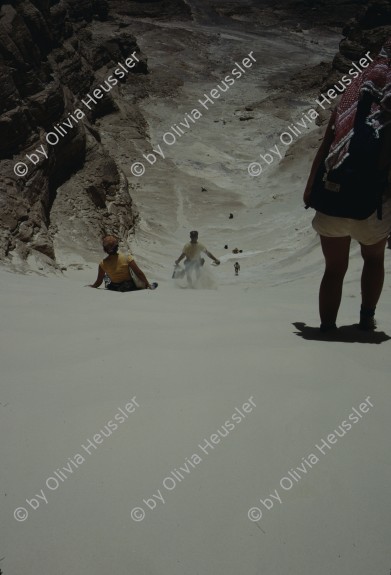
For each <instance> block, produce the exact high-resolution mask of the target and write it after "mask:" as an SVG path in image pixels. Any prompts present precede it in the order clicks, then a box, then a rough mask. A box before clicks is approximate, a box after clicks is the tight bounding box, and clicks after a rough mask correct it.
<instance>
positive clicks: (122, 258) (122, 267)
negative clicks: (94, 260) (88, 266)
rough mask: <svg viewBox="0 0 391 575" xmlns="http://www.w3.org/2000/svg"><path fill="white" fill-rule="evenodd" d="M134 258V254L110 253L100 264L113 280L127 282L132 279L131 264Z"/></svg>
mask: <svg viewBox="0 0 391 575" xmlns="http://www.w3.org/2000/svg"><path fill="white" fill-rule="evenodd" d="M133 259H134V258H133V256H130V255H129V256H127V255H125V254H114V255H109V256H107V258H105V259H104V260H102V261H101V262H100V264H99V266H100V267H101V268H102V269H103V270H104V271H105V272H106V273H107V275H108V276H109V278H110V279H111V281H112V282H114V283H120V282H126V281H129V280H130V279H131V277H130V272H129V264H130V262H132V261H133Z"/></svg>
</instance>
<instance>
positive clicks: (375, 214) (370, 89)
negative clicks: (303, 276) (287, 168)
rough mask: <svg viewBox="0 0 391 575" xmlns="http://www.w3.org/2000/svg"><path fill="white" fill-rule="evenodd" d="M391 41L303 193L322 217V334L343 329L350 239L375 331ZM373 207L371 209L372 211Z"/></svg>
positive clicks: (390, 181) (390, 131)
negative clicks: (357, 248)
mask: <svg viewBox="0 0 391 575" xmlns="http://www.w3.org/2000/svg"><path fill="white" fill-rule="evenodd" d="M390 63H391V38H389V39H388V40H387V41H386V43H385V45H384V47H383V48H382V50H381V51H380V53H379V55H378V56H377V57H376V58H375V59H374V60H373V62H372V64H371V65H370V66H369V67H368V68H367V70H365V71H364V72H363V74H362V76H361V77H358V78H357V79H356V80H354V81H353V82H352V84H351V86H349V88H347V89H346V91H345V93H344V94H343V96H342V98H341V101H340V102H339V104H338V105H337V107H336V109H335V110H334V112H333V114H332V116H331V119H330V122H329V125H328V127H327V130H326V133H325V136H324V139H323V142H322V144H321V146H320V148H319V150H318V153H317V155H316V157H315V160H314V163H313V166H312V169H311V173H310V176H309V179H308V182H307V186H306V189H305V192H304V198H303V199H304V203H305V205H306V207H313V208H315V209H316V210H317V212H316V215H315V217H314V219H313V222H312V225H313V228H314V229H315V230H316V231H317V232H318V233H319V235H320V241H321V246H322V251H323V255H324V258H325V272H324V275H323V279H322V282H321V284H320V290H319V312H320V320H321V325H320V329H321V331H329V330H333V329H336V319H337V314H338V310H339V306H340V303H341V297H342V286H343V280H344V277H345V273H346V271H347V268H348V263H349V249H350V242H351V239H352V238H353V239H355V240H357V241H358V242H359V243H360V246H361V255H362V258H363V261H364V264H363V269H362V275H361V310H360V322H359V328H360V329H364V330H374V329H376V323H375V318H374V316H375V309H376V305H377V303H378V300H379V298H380V295H381V292H382V289H383V283H384V252H385V247H386V243H387V237H388V235H389V233H390V231H391V199H390V197H391V66H390ZM368 206H369V207H368Z"/></svg>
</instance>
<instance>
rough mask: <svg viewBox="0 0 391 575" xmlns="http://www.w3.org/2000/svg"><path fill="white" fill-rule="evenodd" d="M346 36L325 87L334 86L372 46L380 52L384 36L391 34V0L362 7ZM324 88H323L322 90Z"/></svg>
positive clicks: (348, 25)
mask: <svg viewBox="0 0 391 575" xmlns="http://www.w3.org/2000/svg"><path fill="white" fill-rule="evenodd" d="M342 33H343V35H344V38H343V39H342V40H341V43H340V45H339V52H338V53H337V54H336V56H335V58H334V61H333V64H332V66H333V72H332V74H330V76H329V77H328V78H327V81H326V82H325V83H324V85H323V89H326V90H327V88H329V87H332V86H333V85H334V84H335V83H336V82H337V81H338V80H339V79H340V77H341V74H344V73H346V72H347V71H348V70H349V68H351V65H352V61H355V62H357V61H358V60H359V59H360V58H362V57H363V56H364V55H365V54H366V52H368V50H369V51H370V52H371V53H375V54H376V53H377V52H378V51H379V49H380V48H381V46H382V44H383V42H384V40H385V39H386V38H388V37H389V36H391V3H390V2H389V0H373V1H372V2H370V3H369V4H368V6H366V7H362V9H361V10H360V11H359V13H358V15H357V16H356V18H352V19H350V20H349V21H348V23H347V24H346V25H345V26H344V28H343V31H342ZM322 91H323V90H322Z"/></svg>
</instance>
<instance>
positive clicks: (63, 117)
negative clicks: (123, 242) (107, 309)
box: [0, 0, 147, 267]
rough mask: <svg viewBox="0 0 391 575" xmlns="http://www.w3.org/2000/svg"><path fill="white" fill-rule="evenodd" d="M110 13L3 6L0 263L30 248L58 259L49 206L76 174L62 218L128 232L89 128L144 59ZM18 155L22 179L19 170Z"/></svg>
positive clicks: (73, 1)
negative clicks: (110, 84)
mask: <svg viewBox="0 0 391 575" xmlns="http://www.w3.org/2000/svg"><path fill="white" fill-rule="evenodd" d="M51 4H53V5H51ZM108 17H109V10H108V2H106V1H103V0H95V1H92V2H91V1H90V0H88V1H87V0H86V1H79V0H67V1H65V0H61V1H60V2H49V0H31V1H30V0H18V1H17V2H14V3H12V4H11V3H3V4H2V6H1V8H0V72H1V78H2V83H1V86H0V170H1V171H0V174H1V175H0V240H1V241H0V259H4V258H8V259H11V256H16V255H17V256H18V260H19V261H21V260H22V261H23V260H26V258H28V256H29V255H31V254H32V253H36V255H39V254H43V255H44V259H45V261H46V263H48V262H47V259H48V258H51V259H52V260H53V262H52V263H54V261H55V250H54V246H53V234H54V231H55V229H54V228H53V226H52V210H53V206H54V205H55V202H56V198H57V196H58V191H59V188H60V186H62V185H63V184H64V183H65V182H69V181H70V178H71V177H72V175H74V174H76V173H77V174H78V180H77V189H76V188H75V182H73V183H72V186H71V188H72V193H73V197H74V201H73V202H70V201H69V202H68V203H66V201H65V199H64V198H62V199H61V203H62V205H63V208H64V211H63V212H62V215H61V217H62V219H67V218H78V220H79V223H81V224H82V226H81V227H83V226H86V227H88V228H89V234H90V236H91V235H92V236H94V235H95V236H99V235H100V234H101V233H104V232H105V231H106V230H110V231H113V232H117V233H122V234H126V233H128V232H129V230H131V229H132V227H133V225H134V217H135V216H134V214H133V210H132V200H131V197H130V194H129V190H128V187H127V184H126V182H125V181H124V178H123V177H122V176H121V174H120V173H119V171H118V169H117V167H116V164H115V162H114V160H113V159H111V158H110V157H108V156H107V154H106V153H105V151H104V150H103V148H102V145H101V143H100V136H99V130H98V129H96V128H94V126H93V124H94V122H95V120H96V119H97V118H99V117H101V116H103V115H105V114H109V113H111V112H113V111H115V110H117V104H116V99H117V98H118V97H119V94H120V90H121V84H125V83H127V84H129V83H130V82H131V80H132V79H136V78H137V75H139V74H145V73H147V64H146V60H145V58H144V57H143V56H142V55H141V54H140V50H139V48H138V46H137V42H136V40H135V38H134V37H133V36H131V35H130V34H127V33H126V31H123V30H122V31H121V30H119V27H118V26H112V27H111V28H110V29H107V28H104V27H103V21H104V20H106V19H107V18H108ZM99 22H102V25H101V26H99ZM132 53H136V57H137V59H138V62H137V63H136V62H135V65H134V67H133V68H132V69H130V68H129V69H127V73H126V74H125V73H124V77H123V78H121V77H120V76H119V75H118V76H117V78H118V87H117V86H116V87H115V88H112V91H111V90H110V91H109V92H108V93H107V94H106V93H104V97H102V98H99V99H96V104H91V105H90V107H91V110H90V109H89V108H88V107H87V106H86V105H84V104H83V103H82V99H83V98H84V99H86V96H87V95H88V94H91V95H92V92H93V91H94V90H95V89H96V88H98V87H99V86H100V84H102V82H104V81H105V80H106V79H107V77H108V76H109V74H111V73H113V70H114V69H115V68H116V67H117V66H118V63H119V62H120V63H123V62H125V60H126V59H127V58H129V57H130V56H131V54H132ZM136 83H137V82H135V84H136ZM76 109H79V110H80V114H79V118H78V117H77V116H76V113H75V110H76ZM82 114H83V115H84V117H83V118H81V116H82ZM72 118H73V119H72ZM48 132H50V133H52V134H54V135H52V136H51V141H52V142H53V145H49V144H48V143H47V141H46V139H45V136H46V134H47V133H48ZM56 139H58V142H57V141H56ZM37 148H38V149H40V150H41V153H40V152H37ZM26 154H28V155H29V156H30V159H26ZM46 155H47V157H45V156H46ZM16 161H21V162H23V163H24V165H21V169H22V170H24V171H28V173H27V174H26V175H25V176H23V177H18V176H17V175H16V174H15V172H14V166H15V163H16ZM69 194H70V191H69V189H67V191H66V193H65V196H66V197H68V196H69ZM64 202H65V203H64ZM65 204H66V205H65ZM55 211H56V213H58V211H59V210H58V208H57V207H56V210H55ZM74 227H75V226H74ZM75 229H78V226H76V227H75ZM19 267H20V266H19Z"/></svg>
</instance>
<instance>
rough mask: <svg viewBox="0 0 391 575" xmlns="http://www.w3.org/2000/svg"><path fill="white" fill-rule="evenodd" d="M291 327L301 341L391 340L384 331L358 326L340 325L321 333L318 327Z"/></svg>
mask: <svg viewBox="0 0 391 575" xmlns="http://www.w3.org/2000/svg"><path fill="white" fill-rule="evenodd" d="M292 325H294V326H295V328H296V329H297V330H298V331H296V332H295V334H296V335H298V336H299V337H302V338H303V339H312V340H315V341H316V340H317V341H341V342H345V343H377V344H379V343H384V342H385V341H388V340H390V339H391V337H390V336H389V335H387V334H386V333H384V331H363V330H360V329H358V324H353V325H342V326H341V327H339V328H338V329H336V330H333V331H328V332H325V333H323V332H321V331H319V328H318V327H310V326H308V325H306V324H305V323H303V322H299V321H296V322H294V323H293V324H292Z"/></svg>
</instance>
